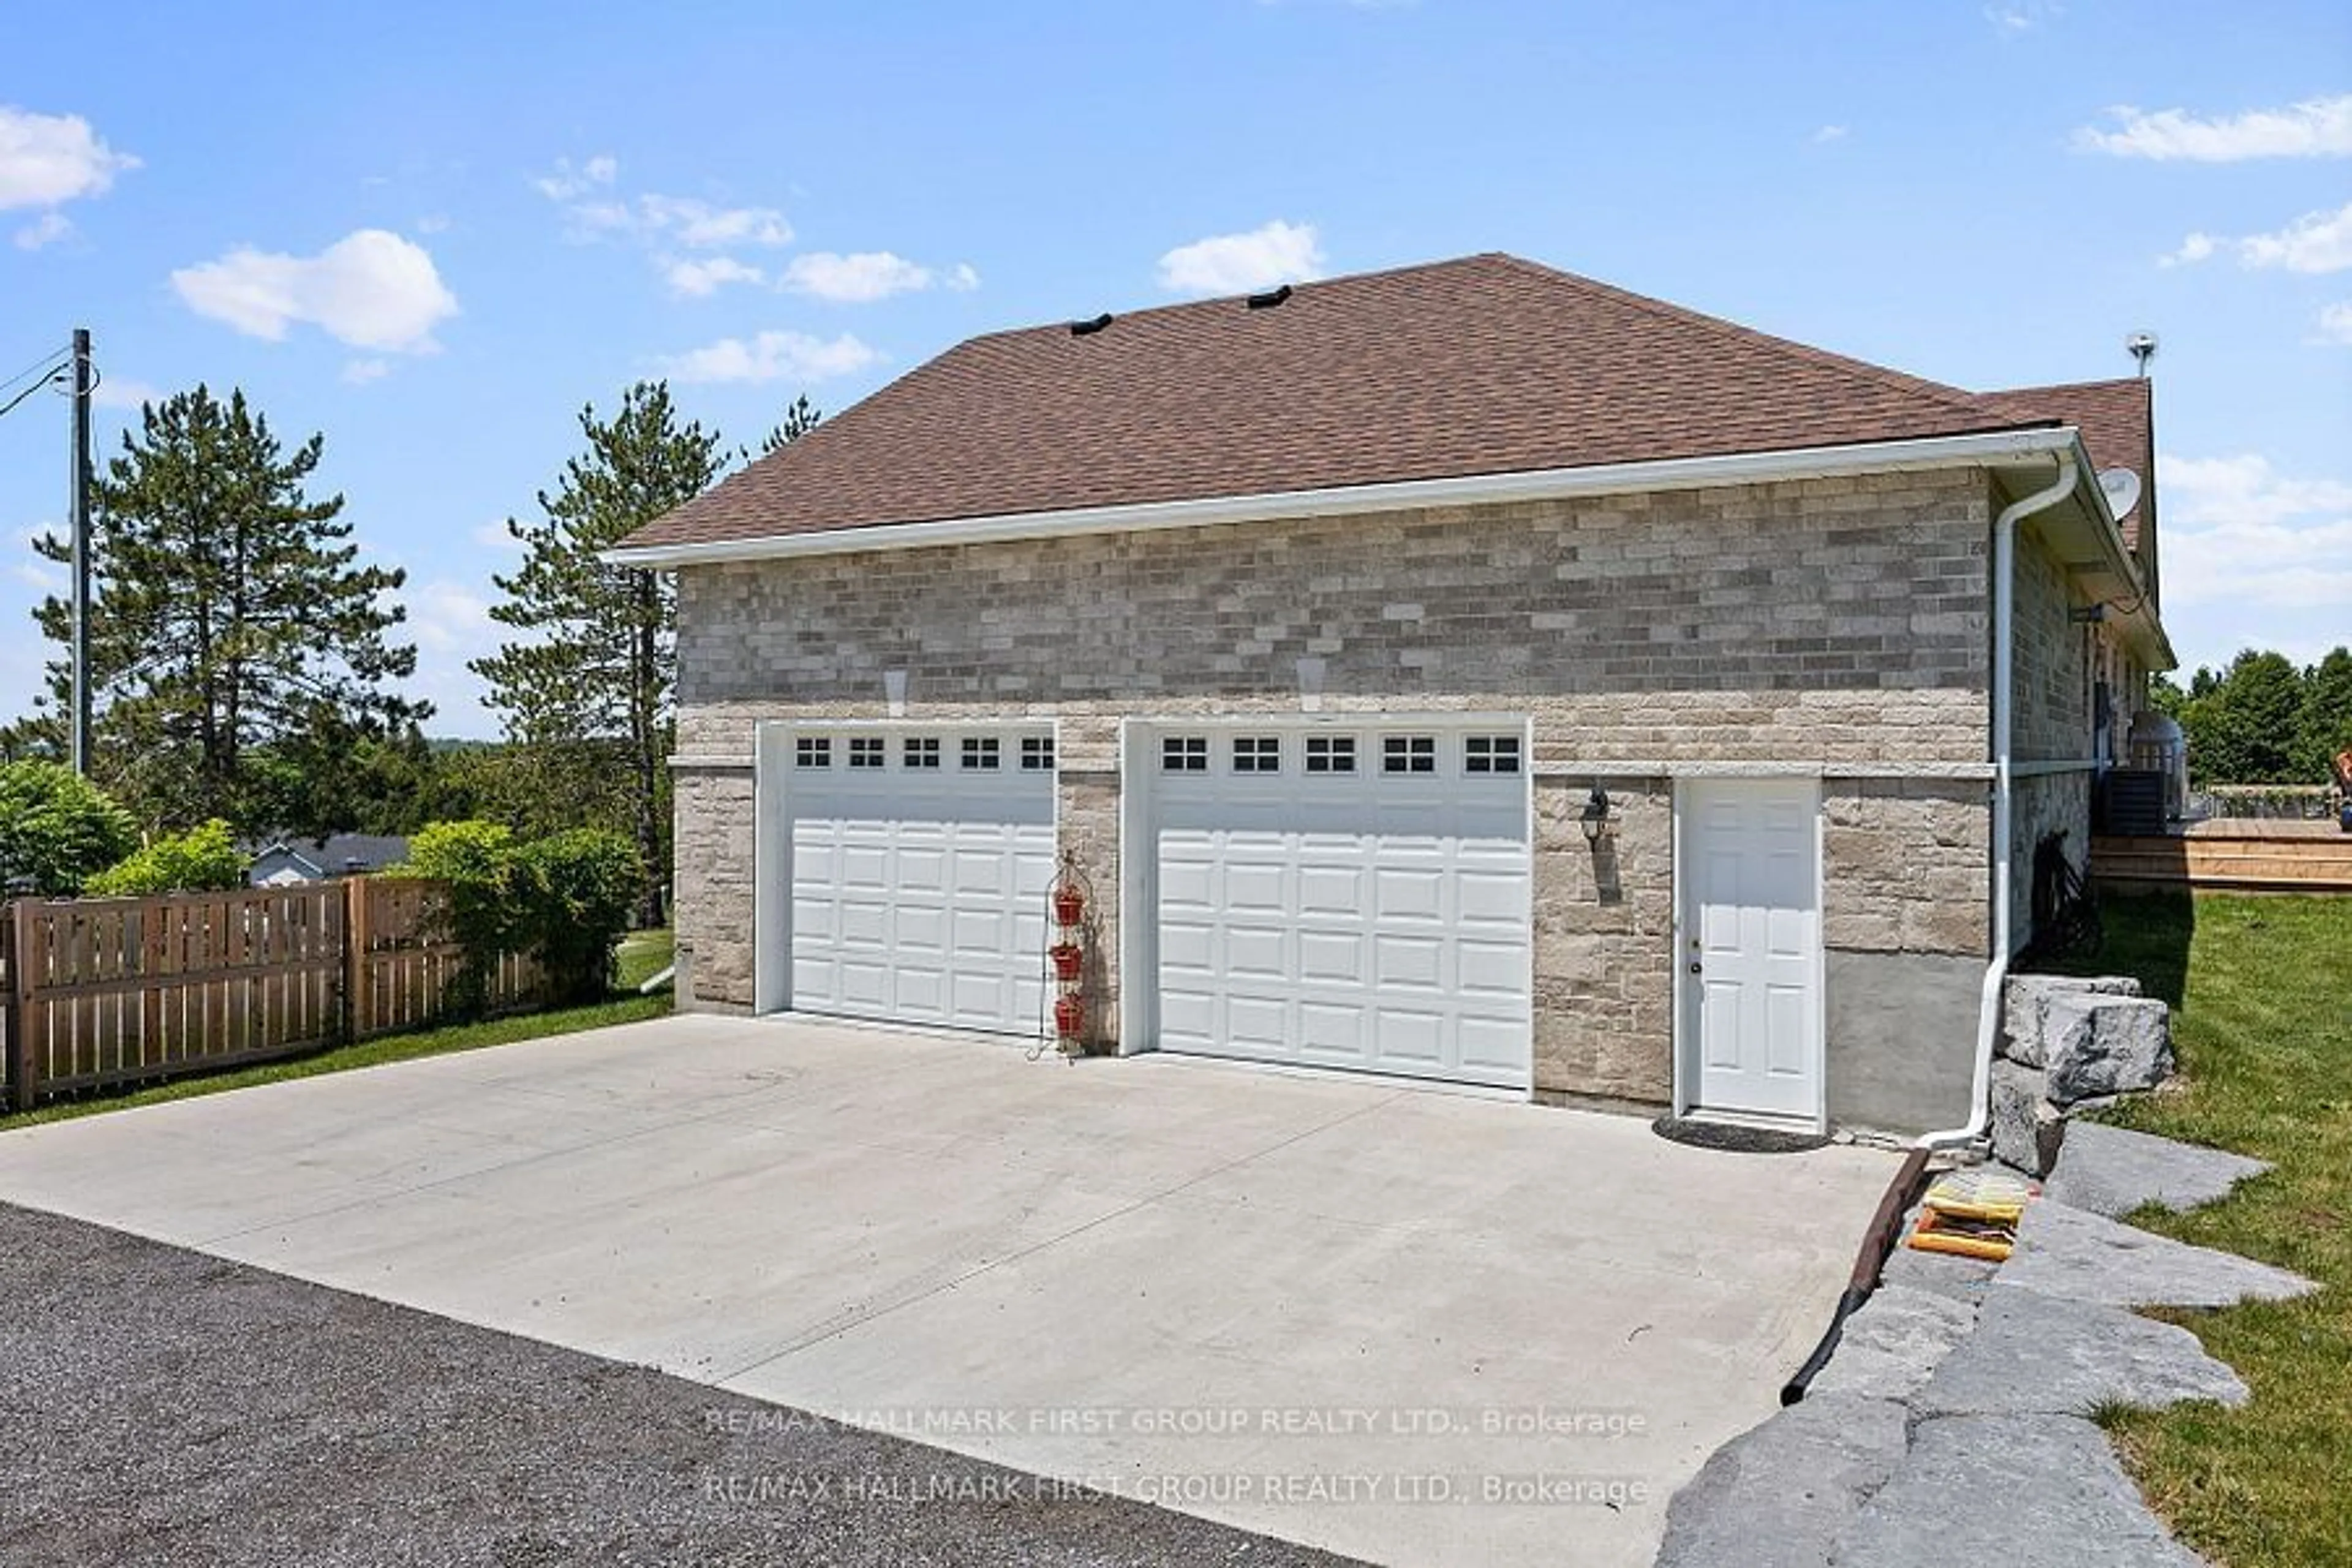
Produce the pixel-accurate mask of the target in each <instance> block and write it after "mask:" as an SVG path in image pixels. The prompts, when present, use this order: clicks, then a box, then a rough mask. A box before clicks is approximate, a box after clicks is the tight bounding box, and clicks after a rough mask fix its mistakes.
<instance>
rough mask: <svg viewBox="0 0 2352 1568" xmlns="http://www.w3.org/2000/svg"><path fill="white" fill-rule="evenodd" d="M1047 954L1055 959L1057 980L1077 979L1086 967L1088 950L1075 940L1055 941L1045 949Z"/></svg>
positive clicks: (1055, 976)
mask: <svg viewBox="0 0 2352 1568" xmlns="http://www.w3.org/2000/svg"><path fill="white" fill-rule="evenodd" d="M1045 956H1046V957H1048V958H1050V959H1052V960H1053V961H1054V978H1055V979H1056V980H1076V978H1077V977H1078V975H1079V973H1080V972H1081V971H1082V970H1083V969H1084V968H1085V967H1086V962H1087V950H1086V949H1085V948H1083V947H1080V946H1079V945H1078V944H1077V943H1076V942H1055V944H1054V945H1053V946H1052V947H1049V948H1047V949H1046V950H1045Z"/></svg>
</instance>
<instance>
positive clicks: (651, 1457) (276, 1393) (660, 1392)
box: [0, 1205, 1341, 1568]
mask: <svg viewBox="0 0 2352 1568" xmlns="http://www.w3.org/2000/svg"><path fill="white" fill-rule="evenodd" d="M0 1368H5V1377H0V1431H5V1432H6V1433H8V1434H9V1435H10V1436H11V1437H12V1439H13V1440H12V1441H9V1442H7V1443H5V1445H0V1491H5V1496H6V1497H7V1498H8V1500H9V1509H8V1510H7V1512H6V1514H5V1516H0V1565H13V1564H19V1563H21V1564H26V1568H31V1565H34V1564H39V1565H41V1568H49V1565H52V1564H56V1563H75V1564H77V1565H78V1568H99V1565H102V1564H112V1563H124V1564H130V1563H136V1564H140V1565H141V1568H179V1565H183V1564H185V1565H195V1564H204V1565H205V1568H212V1565H215V1564H220V1565H227V1564H235V1565H236V1568H258V1565H268V1564H277V1563H285V1564H298V1563H299V1564H302V1565H303V1568H340V1565H343V1564H360V1563H368V1564H409V1563H415V1564H427V1563H430V1564H434V1565H436V1568H444V1565H446V1568H469V1565H472V1564H484V1565H489V1564H497V1565H499V1568H540V1565H542V1564H544V1565H550V1568H552V1565H554V1564H568V1563H611V1564H640V1563H642V1564H672V1563H696V1564H731V1563H744V1564H750V1563H760V1564H775V1563H826V1564H836V1563H842V1564H866V1563H872V1564H929V1563H1023V1564H1031V1563H1034V1564H1071V1565H1076V1564H1088V1565H1093V1564H1113V1563H1171V1564H1192V1563H1219V1564H1250V1565H1258V1564H1291V1563H1337V1562H1339V1561H1341V1560H1340V1559H1338V1558H1334V1557H1330V1556H1328V1555H1326V1554H1324V1553H1321V1552H1314V1551H1310V1550H1308V1549H1307V1548H1304V1547H1299V1546H1295V1545H1291V1544H1289V1543H1286V1542H1276V1541H1272V1540H1268V1539H1266V1538H1265V1537H1261V1536H1255V1535H1252V1534H1249V1533H1247V1532H1245V1531H1237V1530H1232V1529H1228V1528H1226V1527H1224V1526H1222V1525H1217V1524H1213V1523H1210V1522H1208V1521H1203V1520H1198V1519H1193V1518H1191V1517H1189V1516H1187V1515H1183V1514H1179V1513H1175V1512H1171V1511H1170V1510H1163V1509H1159V1508H1154V1507H1151V1506H1149V1505H1147V1504H1145V1503H1142V1502H1138V1501H1133V1500H1119V1499H1112V1498H1108V1497H1105V1496H1103V1495H1101V1494H1099V1493H1095V1492H1088V1491H1082V1490H1079V1489H1075V1488H1070V1487H1065V1486H1062V1485H1060V1484H1057V1483H1055V1482H1052V1481H1047V1480H1043V1479H1038V1478H1035V1477H1032V1476H1025V1475H1023V1474H1021V1473H1020V1472H1018V1471H1013V1470H1008V1469H1004V1468H1000V1467H997V1466H993V1465H987V1464H982V1463H981V1462H979V1461H977V1460H972V1459H966V1458H960V1457H958V1456H955V1455H951V1454H948V1453H944V1452H942V1451H940V1450H938V1449H935V1448H929V1447H923V1446H921V1445H919V1444H915V1443H910V1442H907V1441H904V1440H901V1439H898V1438H895V1437H890V1436H883V1435H879V1434H876V1433H870V1432H863V1431H859V1430H856V1429H854V1428H849V1427H845V1426H837V1425H835V1424H833V1423H830V1422H826V1421H823V1420H820V1419H818V1418H816V1417H814V1416H810V1415H803V1414H801V1413H799V1412H795V1411H791V1410H785V1409H782V1408H780V1407H778V1406H774V1405H762V1404H760V1403H758V1402H756V1401H753V1400H748V1399H743V1398H740V1397H737V1396H734V1395H730V1394H722V1393H720V1392H719V1391H717V1390H714V1389H709V1388H705V1387H702V1386H700V1385H698V1384H692V1383H688V1382H685V1381H683V1380H681V1379H678V1378H674V1377H668V1376H665V1375H663V1374H661V1373H656V1372H651V1371H648V1370H646V1369H644V1368H640V1367H632V1366H625V1365H621V1364H618V1363H612V1362H606V1361H602V1360H599V1359H597V1358H595V1357H593V1356H587V1355H582V1354H579V1353H577V1352H571V1351H565V1350H560V1349H557V1348H554V1347H552V1346H549V1345H543V1344H540V1343H537V1342H532V1341H529V1340H522V1339H517V1338H514V1337H512V1336H509V1335H506V1334H501V1333H496V1332H492V1331H488V1330H484V1329H478V1328H473V1327H469V1326H467V1325H465V1324H461V1323H456V1322H452V1321H448V1320H446V1319H441V1318H436V1317H434V1316H431V1315H430V1314H427V1313H423V1312H417V1311H413V1310H408V1309H406V1308H402V1307H394V1306H391V1305H388V1304H386V1303H383V1302H381V1301H376V1300H370V1299H368V1298H365V1297H361V1296H353V1295H349V1294H346V1293H344V1292H341V1291H338V1290H331V1289H325V1288H323V1287H320V1286H316V1285H310V1284H306V1283H303V1282H301V1281H299V1280H295V1279H287V1278H285V1277H283V1276H280V1275H275V1274H269V1273H266V1272H264V1271H262V1270H259V1269H256V1268H247V1267H244V1266H242V1265H239V1264H232V1263H225V1262H222V1261H219V1260H217V1259H215V1258H207V1257H205V1256H203V1255H201V1254H198V1253H193V1252H187V1251H184V1250H181V1249H179V1248H177V1247H165V1246H162V1245H160V1244H158V1243H154V1242H150V1241H145V1240H142V1239H140V1238H138V1237H131V1236H126V1235H123V1234H121V1233H120V1232H117V1231H110V1230H104V1229H100V1228H99V1227H97V1226H89V1225H83V1224H80V1223H79V1222H77V1221H73V1220H68V1219H62V1218H59V1217H58V1216H55V1215H46V1214H40V1213H36V1212H34V1211H31V1210H26V1209H21V1208H16V1207H13V1206H9V1205H0Z"/></svg>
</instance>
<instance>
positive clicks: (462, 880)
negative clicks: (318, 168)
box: [383, 819, 528, 1018]
mask: <svg viewBox="0 0 2352 1568" xmlns="http://www.w3.org/2000/svg"><path fill="white" fill-rule="evenodd" d="M383 875H384V876H387V877H426V878H430V879H433V880H435V881H437V882H443V883H446V884H447V886H448V889H449V902H448V904H447V906H446V910H443V911H442V913H443V916H444V918H446V920H447V921H448V934H449V936H450V938H451V939H452V940H454V941H455V942H457V945H458V946H459V947H460V948H461V949H463V950H464V952H465V954H466V962H465V963H464V964H462V965H461V966H460V967H459V969H458V971H457V974H455V975H454V976H452V977H451V979H450V982H449V988H448V990H447V992H446V994H444V995H443V996H442V999H441V1002H442V1005H443V1007H445V1008H446V1010H447V1011H449V1012H451V1013H454V1014H456V1015H457V1016H460V1017H467V1018H471V1017H478V1016H480V1015H481V1014H482V1013H483V1012H484V1011H485V1010H486V1009H487V1008H488V1005H489V994H490V966H491V964H492V963H494V962H496V960H497V957H498V955H499V953H501V952H514V951H516V950H518V949H520V948H522V947H524V946H526V945H528V941H527V921H526V920H525V918H524V917H525V910H524V907H523V900H521V899H520V898H519V897H518V887H517V883H518V881H519V880H520V871H519V868H518V867H517V866H516V864H515V843H514V833H513V832H512V830H511V829H509V828H508V827H506V826H504V825H503V824H500V823H496V822H480V821H475V820H470V819H469V820H467V821H464V822H430V823H427V824H425V826H423V827H421V828H419V829H418V830H417V831H416V834H415V837H412V838H410V839H409V841H408V858H407V860H405V861H404V862H403V863H402V864H400V865H397V866H387V867H385V868H383Z"/></svg>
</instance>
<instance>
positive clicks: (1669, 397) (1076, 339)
mask: <svg viewBox="0 0 2352 1568" xmlns="http://www.w3.org/2000/svg"><path fill="white" fill-rule="evenodd" d="M2051 390H2052V391H2053V393H2054V394H2063V395H2072V394H2074V392H2076V391H2077V390H2079V389H2074V388H2054V389H2051ZM2036 397H2038V395H2029V394H2016V395H2001V396H1998V397H1989V396H1983V395H1977V394H1973V393H1969V392H1965V391H1962V390H1960V389H1959V388H1957V387H1951V386H1945V385H1941V384H1937V383H1935V382H1931V381H1925V380H1921V379H1920V378H1918V377H1916V376H1911V375H1906V374H1901V373H1899V372H1895V371H1892V370H1887V369H1884V368H1882V367H1880V366H1877V365H1874V364H1868V363H1864V362H1862V361H1860V360H1854V359H1848V358H1845V357H1843V356H1841V355H1838V354H1833V353H1825V352H1823V351H1822V350H1820V349H1814V348H1808V347H1806V346H1805V345H1803V344H1801V343H1795V342H1789V341H1787V340H1785V339H1781V338H1776V337H1772V336H1769V334H1767V333H1763V332H1759V331H1751V330H1750V329H1748V328H1746V327H1741V326H1737V325H1735V324H1733V323H1731V322H1728V321H1719V320H1717V319H1716V318H1714V317H1710V316H1704V315H1700V314H1698V313H1697V312H1696V311H1692V310H1683V309H1681V308H1680V307H1678V306H1674V305H1669V304H1665V303H1664V302H1662V301H1660V300H1650V299H1645V298H1643V297H1642V296H1640V295H1638V294H1631V293H1627V292H1626V291H1624V290H1623V289H1613V288H1611V287H1609V286H1608V285H1606V284H1602V283H1596V282H1594V281H1592V280H1591V279H1585V278H1579V277H1575V276H1573V275H1571V274H1569V273H1565V272H1559V271H1555V270H1553V269H1552V268H1548V267H1540V266H1538V265H1536V264H1535V263H1532V262H1528V261H1523V260H1520V259H1518V258H1515V257H1510V256H1502V255H1485V256H1474V257H1468V258H1464V259H1461V260H1456V261H1441V262H1433V263H1429V264H1426V265H1423V266H1418V267H1406V268H1398V269H1396V270H1394V271H1389V272H1372V273H1364V274H1361V275H1360V276H1356V277H1349V278H1335V279H1328V280H1327V281H1323V282H1317V283H1303V284H1300V285H1297V287H1296V288H1295V289H1291V290H1290V291H1289V293H1288V295H1287V297H1286V298H1285V299H1283V300H1281V302H1280V303H1278V304H1274V305H1271V306H1269V307H1267V308H1263V309H1252V308H1251V307H1250V304H1249V302H1248V301H1246V300H1244V299H1242V298H1238V297H1237V298H1230V299H1221V300H1202V301H1200V302H1198V303H1193V304H1184V305H1172V306H1165V307H1161V308H1159V309H1154V310H1138V311H1133V312H1130V313H1128V314H1125V315H1121V316H1118V317H1116V318H1114V319H1112V320H1111V321H1110V322H1109V323H1108V325H1107V326H1105V327H1103V328H1102V329H1101V330H1100V331H1091V332H1087V333H1084V334H1079V333H1076V332H1073V331H1072V330H1071V328H1070V324H1069V323H1066V322H1063V323H1056V324H1055V325H1052V326H1046V327H1032V328H1026V329H1024V330H1021V331H1006V332H995V333H991V334H989V335H987V336H984V337H978V338H973V339H971V341H969V342H964V343H961V344H959V345H958V346H956V347H954V348H952V349H950V350H949V351H948V352H947V353H943V354H940V356H939V357H938V358H936V359H933V360H930V361H929V362H928V363H924V364H922V365H920V366H918V367H917V368H916V369H914V370H913V371H910V372H908V374H906V375H903V376H901V377H899V378H898V380H897V381H894V382H892V383H891V384H889V385H887V386H885V387H884V388H882V389H881V390H880V391H878V392H877V393H875V394H874V395H872V396H870V397H868V398H866V400H864V401H863V402H861V403H859V404H857V405H855V406H853V407H851V408H848V409H846V410H845V411H844V412H842V413H841V414H839V415H837V416H835V417H834V418H832V419H829V420H827V421H826V422H825V423H824V424H823V425H820V426H817V427H816V428H815V429H814V431H812V432H811V433H809V434H808V435H806V436H803V437H801V438H800V439H799V440H797V441H794V442H793V443H791V444H790V445H788V446H786V447H782V448H780V449H779V450H777V451H776V452H774V453H772V454H771V455H769V456H768V457H765V458H761V460H760V461H758V462H756V463H753V464H751V466H750V467H749V468H745V469H743V470H741V471H740V472H739V473H737V474H735V475H733V476H731V477H730V478H729V479H726V480H725V481H723V482H722V483H720V484H719V485H718V486H716V487H714V488H713V489H710V490H709V491H706V492H705V493H704V494H702V495H700V496H698V497H697V498H695V499H694V500H691V501H688V503H686V504H685V505H684V506H682V507H679V508H677V510H674V511H671V512H669V513H668V514H667V515H666V516H663V517H661V518H659V519H656V521H653V522H652V523H650V524H648V525H646V527H645V528H643V529H640V530H638V531H636V532H635V534H633V535H631V536H630V537H629V538H628V539H627V540H626V541H625V548H632V549H641V548H650V547H658V546H667V545H688V544H706V543H708V544H716V543H723V542H736V541H742V540H755V539H767V538H775V537H780V536H784V535H790V534H801V533H817V532H829V531H838V530H844V529H854V528H862V527H869V526H877V525H883V524H891V523H908V522H925V521H942V520H948V519H954V518H971V517H991V516H1005V515H1011V514H1021V513H1027V512H1042V511H1059V510H1075V509H1079V508H1093V507H1105V506H1117V505H1123V504H1134V503H1143V502H1157V501H1170V500H1192V499H1200V498H1215V497H1230V496H1248V495H1261V494H1269V493H1277V492H1286V491H1297V490H1311V489H1336V488H1343V487H1349V486H1356V485H1370V484H1379V483H1383V482H1391V481H1401V480H1414V479H1448V478H1456V477H1466V476H1472V475H1482V474H1497V473H1511V472H1522V471H1528V470H1538V469H1550V468H1581V467H1589V466H1595V465H1601V464H1613V463H1633V462H1642V461H1648V460H1657V459H1668V458H1704V457H1712V456H1718V455H1730V454H1737V453H1749V452H1768V451H1785V450H1795V449H1801V448H1810V447H1838V446H1847V445H1853V444H1867V443H1874V442H1882V441H1896V440H1906V439H1915V438H1920V437H1939V436H1959V435H1968V434H1972V433H1976V432H1980V431H1989V430H2004V429H2014V428H2020V427H2023V426H2051V425H2056V424H2060V423H2063V422H2064V420H2065V419H2066V418H2067V414H2066V411H2065V409H2064V408H2063V407H2053V408H2050V409H2044V408H2042V407H2040V406H2039V405H2038V404H2037V403H2036V402H2035V401H2034V399H2035V398H2036ZM2058 401H2060V402H2063V398H2060V399H2058ZM2108 401H2109V400H2107V399H2106V398H2105V397H2104V395H2103V396H2102V397H2101V398H2100V399H2098V400H2097V401H2096V405H2095V406H2096V407H2097V408H2098V409H2099V410H2101V411H2103V412H2104V411H2105V409H2106V407H2107V404H2108ZM2086 406H2089V404H2086Z"/></svg>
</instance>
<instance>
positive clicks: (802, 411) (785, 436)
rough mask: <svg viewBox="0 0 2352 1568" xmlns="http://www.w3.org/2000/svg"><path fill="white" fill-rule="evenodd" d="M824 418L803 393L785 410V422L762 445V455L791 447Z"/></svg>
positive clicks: (770, 433) (773, 430) (769, 433)
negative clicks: (780, 448)
mask: <svg viewBox="0 0 2352 1568" xmlns="http://www.w3.org/2000/svg"><path fill="white" fill-rule="evenodd" d="M823 418H824V415H822V414H820V413H818V412H817V407H816V405H815V404H814V403H811V402H810V401H809V400H808V395H807V394H806V393H803V394H802V395H800V396H798V397H795V398H793V401H792V406H790V407H789V408H786V409H785V410H784V418H783V422H782V424H780V425H778V426H775V427H774V428H773V429H772V430H770V431H769V432H768V436H767V439H765V440H763V441H761V443H760V455H761V457H763V458H764V457H766V456H767V455H768V454H769V453H771V452H772V451H775V450H777V449H778V448H779V447H789V446H791V445H792V444H793V442H795V441H797V440H799V439H800V438H801V437H803V436H805V435H807V434H808V433H809V432H810V431H812V430H814V429H815V428H816V426H817V421H818V420H820V419H823Z"/></svg>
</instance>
